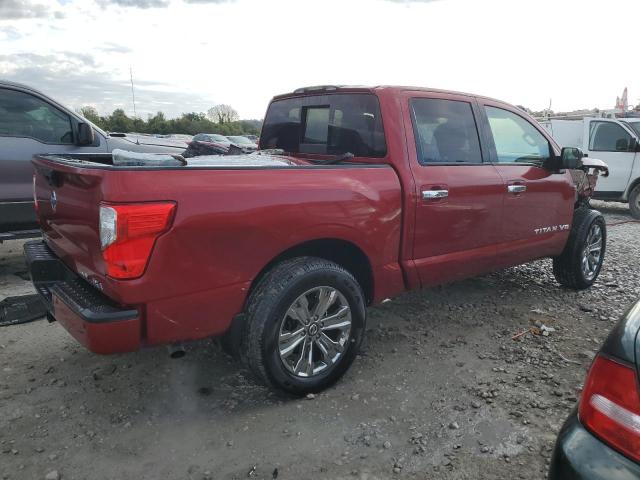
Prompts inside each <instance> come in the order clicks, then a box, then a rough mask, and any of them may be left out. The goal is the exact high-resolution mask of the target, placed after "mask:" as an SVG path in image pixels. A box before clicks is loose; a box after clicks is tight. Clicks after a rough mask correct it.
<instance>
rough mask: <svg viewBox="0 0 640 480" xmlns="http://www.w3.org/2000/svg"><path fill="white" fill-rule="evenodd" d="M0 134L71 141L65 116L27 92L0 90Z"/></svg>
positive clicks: (67, 119)
mask: <svg viewBox="0 0 640 480" xmlns="http://www.w3.org/2000/svg"><path fill="white" fill-rule="evenodd" d="M0 136H8V137H27V138H33V139H35V140H38V141H40V142H43V143H50V144H71V143H73V133H72V130H71V119H70V118H69V115H67V114H65V113H63V112H61V111H60V110H58V109H57V108H55V107H53V106H52V105H49V104H48V103H46V102H44V101H42V100H40V99H39V98H36V97H34V96H32V95H29V94H27V93H23V92H18V91H15V90H9V89H0Z"/></svg>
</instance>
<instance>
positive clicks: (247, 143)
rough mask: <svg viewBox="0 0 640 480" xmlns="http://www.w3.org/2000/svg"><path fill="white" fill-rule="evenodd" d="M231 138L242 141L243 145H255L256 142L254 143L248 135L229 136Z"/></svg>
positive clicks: (238, 141)
mask: <svg viewBox="0 0 640 480" xmlns="http://www.w3.org/2000/svg"><path fill="white" fill-rule="evenodd" d="M227 138H228V139H229V140H231V141H232V142H234V143H241V144H243V145H255V143H253V142H252V141H251V140H249V139H248V138H246V137H241V136H231V137H227Z"/></svg>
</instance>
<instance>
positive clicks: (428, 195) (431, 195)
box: [422, 190, 449, 200]
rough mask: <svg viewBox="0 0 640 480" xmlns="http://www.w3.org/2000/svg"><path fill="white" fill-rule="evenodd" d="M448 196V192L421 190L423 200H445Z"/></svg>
mask: <svg viewBox="0 0 640 480" xmlns="http://www.w3.org/2000/svg"><path fill="white" fill-rule="evenodd" d="M448 196H449V190H423V191H422V199H423V200H434V199H436V198H446V197H448Z"/></svg>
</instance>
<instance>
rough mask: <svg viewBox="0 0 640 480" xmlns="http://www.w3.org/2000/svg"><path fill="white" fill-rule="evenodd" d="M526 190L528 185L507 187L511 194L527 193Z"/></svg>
mask: <svg viewBox="0 0 640 480" xmlns="http://www.w3.org/2000/svg"><path fill="white" fill-rule="evenodd" d="M526 190H527V186H526V185H509V186H508V187H507V191H508V192H509V193H522V192H525V191H526Z"/></svg>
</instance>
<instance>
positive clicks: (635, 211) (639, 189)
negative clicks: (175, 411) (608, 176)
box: [629, 185, 640, 220]
mask: <svg viewBox="0 0 640 480" xmlns="http://www.w3.org/2000/svg"><path fill="white" fill-rule="evenodd" d="M629 210H631V216H632V217H633V218H635V219H636V220H640V185H638V186H636V187H635V188H634V189H633V190H631V193H630V194H629Z"/></svg>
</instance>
